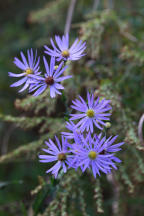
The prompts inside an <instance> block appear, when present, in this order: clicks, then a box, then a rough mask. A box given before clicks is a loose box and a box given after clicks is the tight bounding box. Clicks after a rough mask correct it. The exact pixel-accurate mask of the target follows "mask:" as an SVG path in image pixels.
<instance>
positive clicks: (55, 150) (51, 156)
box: [39, 136, 73, 178]
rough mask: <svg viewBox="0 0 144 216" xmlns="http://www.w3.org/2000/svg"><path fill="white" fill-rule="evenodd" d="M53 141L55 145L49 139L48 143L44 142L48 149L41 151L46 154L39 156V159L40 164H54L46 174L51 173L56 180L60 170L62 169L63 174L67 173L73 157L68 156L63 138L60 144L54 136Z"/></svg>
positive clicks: (65, 141)
mask: <svg viewBox="0 0 144 216" xmlns="http://www.w3.org/2000/svg"><path fill="white" fill-rule="evenodd" d="M55 139H56V143H57V145H56V144H55V143H54V142H53V141H52V140H51V139H49V142H47V141H46V142H45V144H46V145H47V147H48V148H47V149H43V151H44V152H46V153H47V154H45V155H39V159H40V162H42V163H50V162H56V164H55V165H54V166H52V167H51V168H50V169H49V170H47V171H46V173H49V172H51V173H52V174H53V175H54V176H55V178H57V175H58V172H59V170H60V169H61V168H62V169H63V171H64V173H66V172H67V169H68V168H69V167H70V166H69V165H70V163H71V160H72V157H73V156H72V155H70V154H69V153H70V151H69V150H68V149H67V140H66V139H64V137H63V136H62V142H61V143H60V141H59V139H58V138H57V137H56V136H55ZM67 165H68V167H67Z"/></svg>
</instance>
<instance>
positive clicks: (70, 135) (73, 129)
mask: <svg viewBox="0 0 144 216" xmlns="http://www.w3.org/2000/svg"><path fill="white" fill-rule="evenodd" d="M66 128H67V129H68V130H70V131H71V132H62V133H61V134H62V135H63V136H64V137H65V138H66V139H73V138H74V133H77V134H79V133H80V130H79V129H77V127H76V125H75V124H74V123H73V122H72V121H69V122H66Z"/></svg>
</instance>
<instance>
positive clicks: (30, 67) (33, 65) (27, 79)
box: [8, 49, 41, 92]
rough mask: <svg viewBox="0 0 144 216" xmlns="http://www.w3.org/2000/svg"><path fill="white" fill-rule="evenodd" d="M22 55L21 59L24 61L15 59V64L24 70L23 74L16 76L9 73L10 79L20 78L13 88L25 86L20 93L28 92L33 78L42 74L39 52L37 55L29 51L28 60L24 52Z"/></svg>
mask: <svg viewBox="0 0 144 216" xmlns="http://www.w3.org/2000/svg"><path fill="white" fill-rule="evenodd" d="M20 54H21V58H22V60H19V59H18V58H17V57H15V58H14V64H15V65H16V66H17V67H18V68H19V69H21V70H22V73H19V74H15V73H11V72H9V73H8V75H9V76H10V77H17V78H20V80H19V81H17V82H15V83H13V84H12V85H11V87H18V86H21V85H23V87H22V89H20V90H19V92H22V91H24V90H26V89H27V88H28V87H29V85H30V83H31V81H32V79H33V78H32V76H31V75H33V77H34V76H35V75H36V76H38V75H40V74H41V72H39V69H40V67H39V63H40V57H38V58H37V51H36V53H35V56H34V53H33V50H32V49H31V50H27V56H28V59H26V57H25V55H24V54H23V52H21V53H20Z"/></svg>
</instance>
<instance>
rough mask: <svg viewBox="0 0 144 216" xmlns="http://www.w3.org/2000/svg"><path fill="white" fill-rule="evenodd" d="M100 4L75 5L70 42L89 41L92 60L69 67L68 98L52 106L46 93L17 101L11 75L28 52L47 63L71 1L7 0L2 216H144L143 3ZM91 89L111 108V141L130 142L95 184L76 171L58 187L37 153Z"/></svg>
mask: <svg viewBox="0 0 144 216" xmlns="http://www.w3.org/2000/svg"><path fill="white" fill-rule="evenodd" d="M95 2H96V1H93V0H77V1H76V5H75V10H74V14H73V19H72V25H71V31H70V40H71V41H73V40H74V39H75V37H77V36H79V37H80V38H81V39H83V40H86V41H87V55H86V56H85V57H84V58H83V59H81V60H80V61H77V62H72V63H69V69H68V70H67V71H66V73H68V74H72V75H73V79H71V80H69V81H67V82H65V89H66V90H65V91H64V92H63V95H62V97H59V96H58V97H56V98H55V99H51V98H50V96H49V93H48V92H45V93H44V94H43V95H41V96H39V97H37V98H34V97H32V96H30V95H27V93H24V94H21V95H20V94H18V92H17V89H15V88H10V87H9V85H10V84H11V83H12V82H13V81H14V79H12V78H10V77H8V71H11V72H19V70H18V69H17V68H16V67H15V65H14V64H13V58H14V57H15V56H19V53H20V51H21V50H22V51H24V53H26V50H27V49H28V48H34V49H38V53H39V55H41V57H42V55H43V51H44V48H43V45H45V44H47V45H50V44H49V43H50V37H52V36H54V35H55V34H59V35H62V34H63V32H64V28H65V23H66V17H67V11H68V7H69V3H70V1H69V0H41V1H38V0H29V1H28V0H25V1H22V0H5V1H0V14H1V16H0V136H1V139H0V216H13V215H15V216H17V215H18V216H21V215H22V216H26V215H28V216H33V215H34V216H35V215H38V216H49V215H50V216H51V215H53V216H55V215H56V216H61V215H62V216H67V215H68V216H88V215H89V216H95V215H104V216H109V215H120V216H124V215H127V214H129V215H131V216H142V215H143V212H144V197H143V194H144V161H143V158H144V145H143V143H140V140H139V138H138V136H137V127H138V121H139V119H140V117H141V115H142V114H143V110H144V94H143V92H144V1H143V0H139V1H135V0H116V1H114V0H113V1H112V0H101V1H100V2H99V4H98V7H97V8H94V5H95V4H94V3H95ZM41 59H42V58H41ZM41 63H42V62H41ZM42 68H43V65H42ZM87 89H92V90H94V91H95V96H102V97H106V98H107V99H111V101H112V106H113V113H112V121H111V128H109V129H107V135H110V134H113V135H116V134H119V138H118V140H119V141H120V140H124V141H125V143H126V144H125V146H124V147H123V150H122V151H121V152H120V153H118V157H120V158H121V159H122V161H123V162H122V164H120V165H119V166H118V167H119V169H118V171H114V172H113V173H112V174H111V175H109V176H105V175H102V176H101V177H100V178H97V179H96V180H95V179H94V178H93V176H92V174H91V173H90V172H87V173H84V174H82V173H81V172H79V171H78V172H75V171H73V170H70V171H69V172H68V173H67V174H66V175H63V173H61V174H60V178H59V179H58V180H54V179H53V178H52V177H51V176H50V175H49V176H47V175H46V174H45V171H46V169H47V168H48V166H49V165H46V164H39V162H38V158H37V155H38V153H39V152H40V149H41V147H42V145H43V141H44V140H45V139H48V138H53V137H54V135H55V134H57V135H58V136H59V135H60V132H61V131H62V130H64V127H65V120H64V117H65V119H67V116H68V114H69V113H70V112H71V110H70V108H69V107H70V105H71V101H72V99H74V98H75V97H76V95H77V94H81V95H82V96H84V97H85V95H86V90H87ZM90 183H91V184H90Z"/></svg>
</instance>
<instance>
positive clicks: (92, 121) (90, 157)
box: [39, 93, 124, 178]
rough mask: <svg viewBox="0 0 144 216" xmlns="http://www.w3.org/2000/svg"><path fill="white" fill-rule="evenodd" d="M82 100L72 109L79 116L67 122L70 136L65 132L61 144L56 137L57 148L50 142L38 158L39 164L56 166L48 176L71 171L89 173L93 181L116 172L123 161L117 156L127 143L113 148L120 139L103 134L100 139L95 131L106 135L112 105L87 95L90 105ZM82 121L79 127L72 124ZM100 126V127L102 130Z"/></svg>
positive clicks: (50, 170) (72, 117) (107, 101)
mask: <svg viewBox="0 0 144 216" xmlns="http://www.w3.org/2000/svg"><path fill="white" fill-rule="evenodd" d="M79 99H80V100H78V99H76V100H75V101H73V105H72V106H71V107H72V108H73V109H75V110H77V111H79V113H75V114H71V118H70V121H69V122H66V128H67V129H68V130H69V132H62V141H61V144H60V141H59V139H58V138H57V137H56V142H57V144H54V143H53V142H52V141H51V140H49V142H46V145H47V147H48V148H47V149H43V151H44V152H46V153H48V154H47V155H45V154H44V155H42V154H40V155H39V158H40V162H43V163H49V162H56V164H55V165H54V166H52V168H50V169H49V170H48V171H47V173H49V172H51V173H52V174H53V175H54V176H55V178H57V175H58V172H59V171H60V170H61V169H63V172H64V173H65V172H66V171H67V170H68V169H70V168H74V169H76V170H77V169H78V167H80V169H81V170H82V172H85V170H86V169H90V170H92V172H93V175H94V177H95V178H96V175H99V176H100V171H101V172H103V173H105V174H107V173H110V172H111V170H112V168H114V169H117V167H116V165H115V163H116V162H117V163H120V162H121V160H120V159H119V158H117V157H116V156H115V153H116V152H118V151H120V150H121V145H123V144H124V142H120V143H117V144H114V142H115V140H116V138H117V136H114V137H112V136H110V137H109V138H106V136H105V135H103V133H102V132H101V133H99V134H98V135H97V134H96V133H94V129H95V128H97V129H100V130H101V131H103V129H104V127H105V126H106V123H105V122H104V121H107V120H109V116H110V115H111V114H110V113H108V112H107V111H109V110H111V106H110V101H109V100H106V99H102V100H100V99H99V98H97V99H96V100H95V99H94V94H93V93H91V94H90V93H87V100H86V101H87V102H86V101H84V99H83V98H82V97H81V96H79ZM77 119H80V120H79V121H78V122H77V123H76V124H75V123H74V122H73V121H72V120H77ZM100 125H101V126H100Z"/></svg>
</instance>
